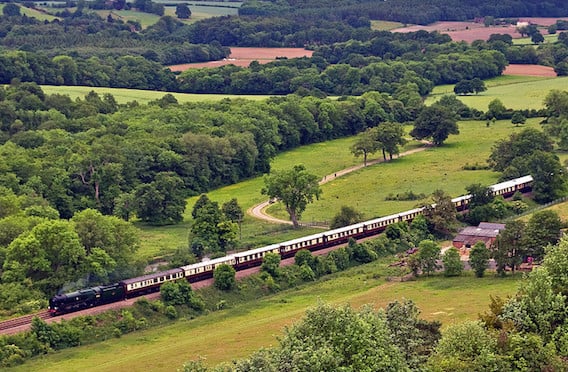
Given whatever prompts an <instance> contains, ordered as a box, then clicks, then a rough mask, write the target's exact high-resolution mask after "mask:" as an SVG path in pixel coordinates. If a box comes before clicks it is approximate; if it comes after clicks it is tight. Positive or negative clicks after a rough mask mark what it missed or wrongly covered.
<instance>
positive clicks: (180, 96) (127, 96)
mask: <svg viewBox="0 0 568 372" xmlns="http://www.w3.org/2000/svg"><path fill="white" fill-rule="evenodd" d="M41 89H43V91H44V92H45V94H64V95H68V96H69V97H71V99H72V100H75V99H76V98H84V97H85V95H86V94H87V93H89V92H90V91H94V92H96V93H97V94H99V95H103V94H105V93H110V94H112V95H113V96H114V98H115V99H116V101H117V102H118V103H120V104H124V103H128V102H132V101H138V103H140V104H146V103H148V102H150V101H153V100H156V99H160V98H162V97H163V96H164V95H165V94H167V93H169V92H159V91H153V90H141V89H126V88H124V89H123V88H100V87H84V86H55V85H42V86H41ZM170 94H172V95H173V96H174V97H176V99H177V100H178V102H179V103H185V102H200V101H219V100H222V99H223V98H245V99H250V100H262V99H266V98H267V97H268V96H262V95H258V96H254V95H243V96H237V95H230V94H189V93H170Z"/></svg>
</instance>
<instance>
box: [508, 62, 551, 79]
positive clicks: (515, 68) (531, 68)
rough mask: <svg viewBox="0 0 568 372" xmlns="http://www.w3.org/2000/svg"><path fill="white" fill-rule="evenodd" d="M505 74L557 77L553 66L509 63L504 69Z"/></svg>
mask: <svg viewBox="0 0 568 372" xmlns="http://www.w3.org/2000/svg"><path fill="white" fill-rule="evenodd" d="M503 75H523V76H542V77H555V76H556V72H554V69H553V68H552V67H548V66H540V65H509V66H507V67H506V68H505V71H503Z"/></svg>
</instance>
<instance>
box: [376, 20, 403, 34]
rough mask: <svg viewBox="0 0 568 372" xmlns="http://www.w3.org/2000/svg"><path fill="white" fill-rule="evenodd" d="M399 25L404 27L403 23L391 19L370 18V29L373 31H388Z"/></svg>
mask: <svg viewBox="0 0 568 372" xmlns="http://www.w3.org/2000/svg"><path fill="white" fill-rule="evenodd" d="M400 27H404V24H403V23H400V22H392V21H377V20H371V30H375V31H390V30H394V29H395V28H400Z"/></svg>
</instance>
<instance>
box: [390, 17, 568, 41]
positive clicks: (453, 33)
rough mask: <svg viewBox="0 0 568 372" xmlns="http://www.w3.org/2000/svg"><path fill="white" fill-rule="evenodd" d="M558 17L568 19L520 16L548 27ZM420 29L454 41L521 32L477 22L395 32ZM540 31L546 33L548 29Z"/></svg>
mask: <svg viewBox="0 0 568 372" xmlns="http://www.w3.org/2000/svg"><path fill="white" fill-rule="evenodd" d="M557 19H564V20H568V18H520V19H519V21H520V22H530V23H533V24H536V25H539V26H543V27H547V26H550V25H552V24H554V23H556V20H557ZM418 30H426V31H429V32H431V31H438V32H440V33H442V34H447V35H449V36H450V37H451V38H452V40H454V41H466V42H468V43H471V42H472V41H474V40H487V39H489V36H491V34H508V35H511V36H512V37H513V38H514V39H517V38H520V37H521V34H520V33H518V32H517V30H516V28H515V26H513V25H510V26H491V27H485V25H483V23H475V22H436V23H433V24H431V25H428V26H409V27H404V28H397V29H395V30H392V31H393V32H413V31H418ZM540 32H541V33H542V34H543V35H546V34H547V33H548V32H547V30H546V29H541V30H540Z"/></svg>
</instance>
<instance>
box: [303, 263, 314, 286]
mask: <svg viewBox="0 0 568 372" xmlns="http://www.w3.org/2000/svg"><path fill="white" fill-rule="evenodd" d="M300 277H301V278H302V280H303V281H305V282H313V281H314V280H316V274H315V273H314V271H313V270H312V268H311V267H309V266H308V265H306V264H303V265H302V266H300Z"/></svg>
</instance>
